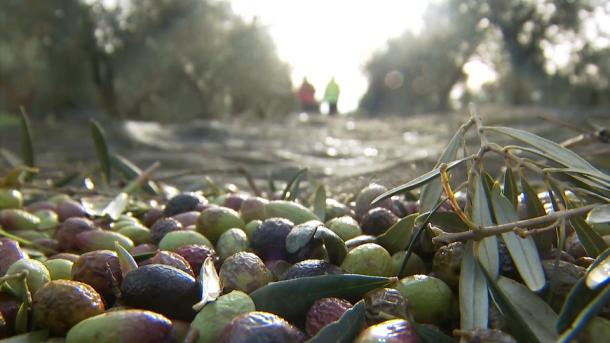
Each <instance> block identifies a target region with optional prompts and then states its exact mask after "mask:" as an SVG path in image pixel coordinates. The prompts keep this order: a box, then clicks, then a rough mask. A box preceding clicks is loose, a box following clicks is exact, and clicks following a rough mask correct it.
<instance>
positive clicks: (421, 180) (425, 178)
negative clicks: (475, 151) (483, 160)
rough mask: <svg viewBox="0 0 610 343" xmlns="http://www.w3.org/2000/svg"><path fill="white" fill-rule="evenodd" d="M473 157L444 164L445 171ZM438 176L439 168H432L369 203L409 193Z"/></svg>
mask: <svg viewBox="0 0 610 343" xmlns="http://www.w3.org/2000/svg"><path fill="white" fill-rule="evenodd" d="M475 156H476V155H470V156H466V157H464V158H461V159H459V160H456V161H453V162H449V163H447V164H446V166H447V170H451V169H453V168H455V167H457V166H459V165H460V164H462V163H464V162H465V161H468V160H471V159H473V158H475ZM439 175H440V168H439V167H437V168H434V169H433V170H431V171H429V172H427V173H425V174H423V175H420V176H418V177H416V178H415V179H413V180H411V181H409V182H407V183H405V184H402V185H400V186H397V187H394V188H392V189H390V190H389V191H387V192H385V193H383V194H381V195H379V196H378V197H376V198H375V199H373V201H371V204H376V203H378V202H380V201H381V200H384V199H387V198H390V197H392V196H394V195H397V194H401V193H404V192H407V191H409V190H411V189H413V188H417V187H419V186H421V185H425V184H426V183H428V182H430V181H431V180H434V179H436V178H438V177H439Z"/></svg>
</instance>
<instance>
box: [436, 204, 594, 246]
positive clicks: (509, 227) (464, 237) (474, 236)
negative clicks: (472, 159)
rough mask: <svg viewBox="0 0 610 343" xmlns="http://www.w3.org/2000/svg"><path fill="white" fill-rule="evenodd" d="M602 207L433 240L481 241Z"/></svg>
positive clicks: (552, 214) (582, 208)
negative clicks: (516, 229)
mask: <svg viewBox="0 0 610 343" xmlns="http://www.w3.org/2000/svg"><path fill="white" fill-rule="evenodd" d="M598 206H600V205H599V204H592V205H587V206H583V207H579V208H574V209H570V210H565V211H557V212H553V213H550V214H547V215H545V216H540V217H535V218H531V219H525V220H519V221H516V222H512V223H506V224H501V225H493V226H485V227H482V228H481V229H480V230H469V231H465V232H457V233H445V234H441V235H439V236H437V237H434V238H432V242H433V243H441V244H448V243H452V242H463V241H467V240H471V239H472V240H480V239H482V238H485V237H489V236H495V235H499V234H502V233H505V232H509V231H513V230H514V229H515V228H528V227H532V226H537V225H541V224H548V223H552V222H554V221H556V220H558V219H562V218H570V217H574V216H578V215H581V214H584V213H587V212H589V211H590V210H592V209H594V208H596V207H598Z"/></svg>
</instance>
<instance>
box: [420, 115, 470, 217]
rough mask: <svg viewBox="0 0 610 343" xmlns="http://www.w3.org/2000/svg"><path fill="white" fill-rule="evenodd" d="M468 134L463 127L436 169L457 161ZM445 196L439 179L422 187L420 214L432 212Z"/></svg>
mask: <svg viewBox="0 0 610 343" xmlns="http://www.w3.org/2000/svg"><path fill="white" fill-rule="evenodd" d="M465 132H466V126H464V125H462V126H461V127H460V128H459V129H458V131H457V132H456V133H455V134H454V135H453V137H452V138H451V141H449V144H447V146H446V147H445V149H444V150H443V152H442V153H441V156H440V157H439V159H438V161H437V162H436V165H435V166H434V168H438V167H439V166H440V165H441V164H442V163H448V162H451V161H453V160H455V158H456V156H457V153H458V149H459V148H460V143H461V141H462V138H463V137H464V134H465ZM441 194H443V186H442V185H441V182H440V180H439V179H434V180H432V181H430V182H429V183H428V184H426V185H424V186H423V187H422V190H421V193H420V195H419V210H420V212H422V213H423V212H428V211H430V210H431V209H432V208H433V207H434V205H435V204H436V203H437V202H438V199H439V198H440V197H441Z"/></svg>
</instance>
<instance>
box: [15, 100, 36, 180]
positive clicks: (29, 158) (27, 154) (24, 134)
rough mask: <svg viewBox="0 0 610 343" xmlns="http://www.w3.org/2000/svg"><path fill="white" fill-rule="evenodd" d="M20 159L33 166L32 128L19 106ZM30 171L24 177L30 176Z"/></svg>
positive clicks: (23, 110)
mask: <svg viewBox="0 0 610 343" xmlns="http://www.w3.org/2000/svg"><path fill="white" fill-rule="evenodd" d="M19 122H20V125H21V160H22V161H23V163H24V164H25V165H26V166H28V167H32V168H33V167H34V144H33V142H32V128H31V125H30V119H29V118H28V115H27V113H26V112H25V109H24V108H23V107H21V117H20V120H19ZM31 175H32V174H31V173H27V174H26V177H25V179H26V180H27V179H29V178H30V177H31Z"/></svg>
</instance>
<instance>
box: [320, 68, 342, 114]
mask: <svg viewBox="0 0 610 343" xmlns="http://www.w3.org/2000/svg"><path fill="white" fill-rule="evenodd" d="M339 93H340V90H339V85H338V84H337V82H336V81H335V77H334V76H333V77H332V78H331V79H330V81H328V84H327V85H326V90H325V91H324V101H326V103H327V104H328V115H329V116H332V115H335V114H337V103H338V102H339Z"/></svg>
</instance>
